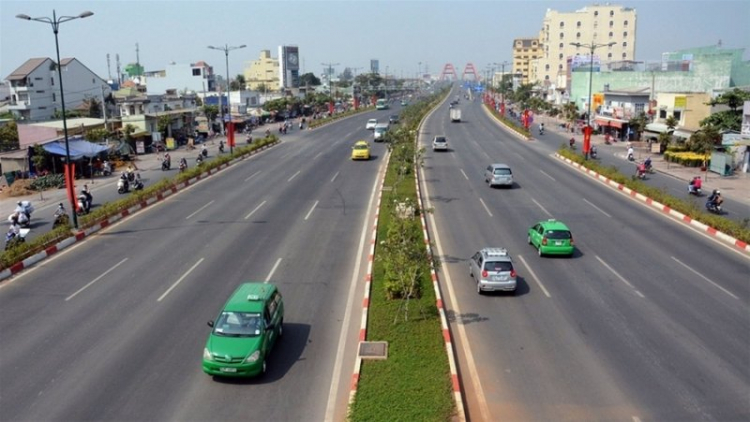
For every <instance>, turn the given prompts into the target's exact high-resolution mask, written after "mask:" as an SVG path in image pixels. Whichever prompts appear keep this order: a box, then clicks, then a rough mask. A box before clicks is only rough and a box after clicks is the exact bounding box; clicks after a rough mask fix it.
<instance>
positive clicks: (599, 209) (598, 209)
mask: <svg viewBox="0 0 750 422" xmlns="http://www.w3.org/2000/svg"><path fill="white" fill-rule="evenodd" d="M583 200H584V201H586V203H587V204H589V205H591V206H592V207H594V208H596V209H597V211H599V212H600V213H602V214H604V215H606V216H607V217H609V218H612V216H611V215H609V214H607V213H606V212H604V210H603V209H601V208H599V207H597V206H596V205H594V204H593V203H592V202H590V201H589V200H588V199H586V198H583Z"/></svg>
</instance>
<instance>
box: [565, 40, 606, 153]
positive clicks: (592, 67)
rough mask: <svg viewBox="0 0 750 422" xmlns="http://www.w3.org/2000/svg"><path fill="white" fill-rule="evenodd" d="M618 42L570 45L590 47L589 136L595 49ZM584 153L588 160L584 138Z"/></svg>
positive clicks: (587, 114) (587, 118) (587, 122)
mask: <svg viewBox="0 0 750 422" xmlns="http://www.w3.org/2000/svg"><path fill="white" fill-rule="evenodd" d="M615 44H617V43H616V42H609V43H606V44H597V43H591V44H581V43H579V42H572V43H570V45H573V46H576V47H578V48H581V47H583V48H588V49H589V60H590V61H589V97H588V101H587V102H588V110H587V111H586V125H587V126H588V127H589V129H588V131H589V136H591V130H592V127H591V103H592V102H593V98H592V97H593V92H592V91H591V84H592V81H593V78H594V50H596V49H597V48H599V47H612V46H613V45H615ZM583 154H584V157H585V158H586V159H587V160H588V158H589V148H588V145H586V142H585V139H584V145H583Z"/></svg>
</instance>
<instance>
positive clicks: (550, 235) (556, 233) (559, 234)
mask: <svg viewBox="0 0 750 422" xmlns="http://www.w3.org/2000/svg"><path fill="white" fill-rule="evenodd" d="M544 235H545V236H546V237H547V239H570V232H569V231H567V230H547V233H545V234H544Z"/></svg>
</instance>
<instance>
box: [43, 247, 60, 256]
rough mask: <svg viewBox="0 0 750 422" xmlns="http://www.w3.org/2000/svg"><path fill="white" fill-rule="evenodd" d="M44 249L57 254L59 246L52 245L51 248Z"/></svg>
mask: <svg viewBox="0 0 750 422" xmlns="http://www.w3.org/2000/svg"><path fill="white" fill-rule="evenodd" d="M44 251H45V252H47V255H52V254H56V253H57V246H56V245H52V246H50V247H49V248H47V249H45V250H44Z"/></svg>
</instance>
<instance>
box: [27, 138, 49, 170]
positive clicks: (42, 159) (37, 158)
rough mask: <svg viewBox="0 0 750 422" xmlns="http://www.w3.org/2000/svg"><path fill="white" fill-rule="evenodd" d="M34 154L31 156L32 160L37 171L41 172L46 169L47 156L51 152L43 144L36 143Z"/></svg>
mask: <svg viewBox="0 0 750 422" xmlns="http://www.w3.org/2000/svg"><path fill="white" fill-rule="evenodd" d="M33 148H34V156H33V157H31V161H32V163H33V164H34V168H35V169H36V172H37V173H39V172H41V171H42V170H44V165H45V164H46V163H47V157H48V156H49V153H48V152H47V150H45V149H44V147H43V146H42V145H34V146H33Z"/></svg>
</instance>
